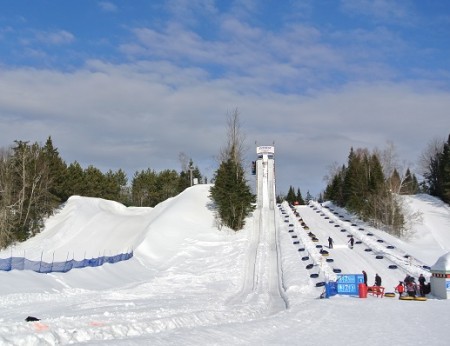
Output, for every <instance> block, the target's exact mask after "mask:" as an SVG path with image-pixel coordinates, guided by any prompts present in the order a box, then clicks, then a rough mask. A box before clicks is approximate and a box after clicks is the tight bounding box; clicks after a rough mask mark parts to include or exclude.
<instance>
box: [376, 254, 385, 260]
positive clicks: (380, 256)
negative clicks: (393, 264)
mask: <svg viewBox="0 0 450 346" xmlns="http://www.w3.org/2000/svg"><path fill="white" fill-rule="evenodd" d="M375 258H376V259H383V258H384V256H382V255H376V256H375Z"/></svg>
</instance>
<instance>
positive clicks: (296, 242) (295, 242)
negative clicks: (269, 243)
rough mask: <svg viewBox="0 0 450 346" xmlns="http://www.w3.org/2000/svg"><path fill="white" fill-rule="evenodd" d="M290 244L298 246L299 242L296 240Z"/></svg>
mask: <svg viewBox="0 0 450 346" xmlns="http://www.w3.org/2000/svg"><path fill="white" fill-rule="evenodd" d="M292 244H294V245H296V244H300V242H299V241H298V240H296V241H294V242H292Z"/></svg>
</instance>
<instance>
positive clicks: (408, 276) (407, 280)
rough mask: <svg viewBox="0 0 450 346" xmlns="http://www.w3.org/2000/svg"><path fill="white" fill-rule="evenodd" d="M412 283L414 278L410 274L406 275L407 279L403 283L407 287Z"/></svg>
mask: <svg viewBox="0 0 450 346" xmlns="http://www.w3.org/2000/svg"><path fill="white" fill-rule="evenodd" d="M411 281H412V277H411V276H410V275H409V274H406V276H405V278H404V279H403V282H404V283H405V286H408V284H409V283H410V282H411Z"/></svg>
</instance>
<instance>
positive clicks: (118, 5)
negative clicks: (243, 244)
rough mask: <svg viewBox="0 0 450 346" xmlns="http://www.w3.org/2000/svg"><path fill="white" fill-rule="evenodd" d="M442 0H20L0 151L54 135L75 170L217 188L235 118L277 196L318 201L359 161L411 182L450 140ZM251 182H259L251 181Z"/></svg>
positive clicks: (446, 11) (4, 13) (3, 97)
mask: <svg viewBox="0 0 450 346" xmlns="http://www.w3.org/2000/svg"><path fill="white" fill-rule="evenodd" d="M449 32H450V4H449V3H448V2H446V1H432V2H425V1H419V0H417V1H396V0H391V1H387V0H373V1H369V0H360V1H356V0H340V1H334V0H333V1H332V0H324V1H312V0H305V1H256V0H255V1H252V0H248V1H212V0H191V1H188V0H173V1H143V0H135V1H88V0H80V1H56V0H53V1H51V0H47V1H45V0H44V1H24V0H17V1H8V2H2V3H1V4H0V133H1V134H2V135H1V137H0V147H9V146H11V145H13V143H14V141H15V140H23V141H30V142H38V143H42V144H44V143H45V141H46V139H47V138H48V137H49V136H51V138H52V140H53V144H54V146H55V147H57V148H58V150H59V153H60V155H61V157H62V158H63V159H64V160H65V161H66V163H68V164H69V163H72V162H74V161H77V162H79V163H80V164H81V166H82V167H84V168H87V167H88V166H89V165H93V166H95V167H97V168H99V169H101V170H102V171H104V172H106V171H108V170H109V169H112V170H114V171H115V170H118V169H123V170H124V171H125V172H126V173H127V175H128V179H129V181H131V179H132V177H133V175H134V173H135V172H136V171H141V170H146V169H148V168H150V169H153V170H156V171H161V170H163V169H176V170H178V171H180V170H181V163H180V161H179V155H180V153H185V154H186V155H187V156H188V157H190V158H192V159H193V161H194V164H195V165H197V166H198V167H199V169H200V171H201V173H202V174H203V175H204V176H206V177H207V178H208V179H209V180H210V179H211V178H212V177H213V174H214V172H215V170H216V169H217V166H218V163H217V156H218V153H219V152H220V149H221V148H223V147H224V146H225V145H226V133H227V117H228V116H229V115H230V114H232V113H233V112H234V111H236V110H237V111H238V112H239V119H240V124H241V129H242V133H243V135H244V136H245V143H246V148H247V150H246V156H245V160H246V162H245V164H246V169H248V171H250V162H251V161H252V160H253V159H255V156H256V155H255V152H256V148H255V147H256V146H257V145H272V144H274V146H275V151H276V167H277V182H276V183H277V192H278V193H287V191H288V188H289V186H291V185H292V186H294V187H295V188H300V189H301V192H302V194H303V195H305V194H306V192H307V191H310V193H311V194H312V195H314V196H316V195H317V194H318V193H320V192H321V191H322V190H323V189H324V188H325V186H326V182H325V181H324V177H325V176H327V175H329V171H330V169H331V167H333V166H334V165H335V164H338V165H342V164H345V163H346V160H347V156H348V153H349V152H350V148H351V147H354V148H368V149H369V150H374V149H376V148H377V149H383V148H385V147H386V146H388V145H390V144H393V145H394V147H395V150H396V153H397V156H398V161H399V165H400V166H401V167H400V170H406V167H407V166H408V167H410V168H411V169H412V171H413V172H415V173H416V174H420V170H419V167H418V164H417V161H418V158H419V156H420V154H421V153H422V152H423V151H424V150H425V149H426V147H427V145H428V144H429V143H430V142H432V141H433V140H434V139H439V140H442V141H444V140H446V139H447V137H448V135H449V133H450V131H449V128H450V126H449V125H450V120H448V119H449V117H448V109H450V59H448V57H449V56H450V44H449V43H450V42H449V38H448V33H449ZM248 179H249V181H250V183H252V179H253V177H251V176H250V175H249V176H248Z"/></svg>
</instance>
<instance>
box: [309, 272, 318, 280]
mask: <svg viewBox="0 0 450 346" xmlns="http://www.w3.org/2000/svg"><path fill="white" fill-rule="evenodd" d="M309 277H310V278H313V279H315V278H318V277H319V274H317V273H313V274H311V275H310V276H309Z"/></svg>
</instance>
